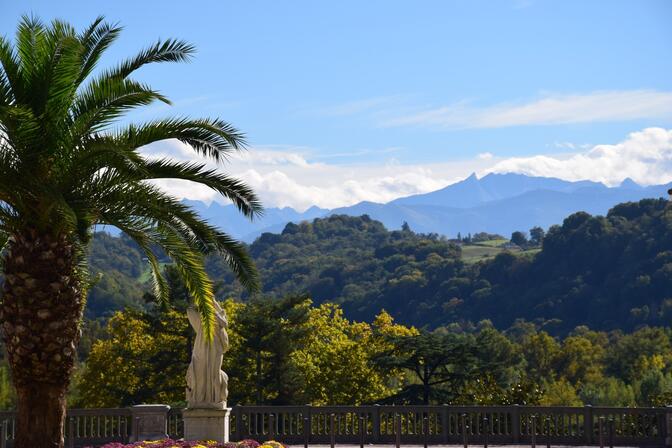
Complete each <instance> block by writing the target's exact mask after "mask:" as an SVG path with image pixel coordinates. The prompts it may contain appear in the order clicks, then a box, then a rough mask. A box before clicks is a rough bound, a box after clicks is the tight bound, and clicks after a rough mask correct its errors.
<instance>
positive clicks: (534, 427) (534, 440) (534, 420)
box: [530, 415, 537, 448]
mask: <svg viewBox="0 0 672 448" xmlns="http://www.w3.org/2000/svg"><path fill="white" fill-rule="evenodd" d="M530 418H531V419H532V421H531V422H530V426H531V429H530V430H531V431H532V433H531V435H532V448H536V447H537V416H536V415H532V416H530Z"/></svg>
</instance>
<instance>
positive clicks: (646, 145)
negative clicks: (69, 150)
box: [143, 128, 672, 210]
mask: <svg viewBox="0 0 672 448" xmlns="http://www.w3.org/2000/svg"><path fill="white" fill-rule="evenodd" d="M563 145H564V147H569V146H567V145H568V143H563ZM573 148H575V149H576V152H573V153H571V154H562V155H548V154H542V155H536V156H532V157H511V158H501V157H497V155H496V154H492V153H490V152H482V153H480V154H477V155H475V156H474V157H473V158H472V159H468V160H461V161H451V162H440V163H427V164H400V163H398V162H396V161H395V159H393V158H392V159H389V160H388V162H387V163H385V164H378V165H340V164H331V163H324V162H321V161H316V160H314V159H313V158H311V157H310V154H309V150H308V149H307V148H291V147H264V148H253V149H250V151H248V152H246V153H243V154H240V155H236V156H234V157H232V158H231V160H230V163H229V164H227V165H226V166H224V167H222V168H221V169H223V170H224V171H226V172H227V173H232V174H233V175H235V176H236V177H239V178H241V179H243V180H244V181H246V182H247V183H248V184H249V185H250V186H252V187H253V188H254V189H255V191H256V192H257V193H258V195H259V196H260V198H261V200H262V202H263V203H264V205H265V206H267V207H292V208H295V209H297V210H305V209H306V208H308V207H311V206H313V205H317V206H319V207H324V208H335V207H342V206H347V205H352V204H355V203H357V202H360V201H372V202H388V201H391V200H393V199H396V198H398V197H402V196H409V195H412V194H419V193H426V192H429V191H434V190H438V189H440V188H443V187H445V186H446V185H449V184H451V183H453V182H456V181H458V180H460V179H463V178H465V177H467V176H468V175H469V174H470V173H472V172H477V173H478V174H479V175H481V176H482V175H485V174H487V173H490V172H499V173H502V172H513V173H522V174H527V175H533V176H545V177H558V178H561V179H566V180H583V179H590V180H594V181H599V182H603V183H605V184H607V185H617V184H619V183H620V182H621V181H622V180H623V179H625V178H626V177H630V178H632V179H633V180H634V181H635V182H637V183H639V184H642V185H652V184H662V183H667V182H670V181H672V130H667V129H662V128H647V129H644V130H642V131H639V132H633V133H631V134H629V135H628V136H627V138H626V139H625V140H623V141H622V142H620V143H616V144H605V145H597V146H593V147H589V148H584V146H583V145H574V146H573ZM143 152H144V153H145V154H146V155H147V156H149V157H171V158H174V159H179V160H197V159H198V157H197V156H195V155H194V152H193V151H192V150H191V149H190V148H189V147H188V146H187V145H185V144H183V143H180V142H178V141H167V142H163V143H161V144H154V145H151V146H148V147H146V148H145V149H144V151H143ZM210 165H211V166H214V165H213V164H211V163H210ZM157 183H158V184H159V185H161V186H162V187H163V188H164V189H165V190H166V191H168V192H170V193H171V194H173V195H175V196H176V197H178V198H189V199H197V200H202V201H205V202H210V201H213V200H217V201H221V198H219V197H218V196H217V195H216V194H215V193H213V192H212V191H211V190H209V189H207V188H205V187H200V186H198V185H195V184H192V183H188V182H181V181H171V180H162V181H160V182H157Z"/></svg>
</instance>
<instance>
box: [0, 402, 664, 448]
mask: <svg viewBox="0 0 672 448" xmlns="http://www.w3.org/2000/svg"><path fill="white" fill-rule="evenodd" d="M230 425H231V439H232V440H242V439H248V438H250V439H257V440H268V439H275V440H279V441H281V442H285V443H289V444H300V445H313V444H334V445H335V444H346V443H347V444H356V445H360V444H361V445H364V444H396V445H408V444H413V445H423V444H426V445H446V444H459V445H462V444H481V445H482V444H486V443H492V444H500V445H505V444H527V445H537V444H538V445H540V446H541V445H547V444H549V443H550V444H552V445H559V444H560V445H598V446H658V447H660V446H668V447H672V440H670V437H669V436H670V435H672V408H608V407H592V406H585V407H540V406H447V405H444V406H377V405H374V406H319V407H318V406H235V407H234V408H233V409H232V411H231V422H230ZM14 431H15V426H14V413H13V412H0V448H11V447H12V442H13V439H14V433H15V432H14ZM65 433H66V447H83V446H96V445H99V444H103V443H106V442H124V443H126V442H133V441H136V440H150V439H154V440H156V439H159V438H162V437H166V435H170V436H171V437H173V438H180V437H181V436H182V435H183V424H182V413H181V411H180V410H178V409H170V407H169V406H165V405H143V406H134V407H131V408H119V409H71V410H69V411H68V414H67V419H66V427H65Z"/></svg>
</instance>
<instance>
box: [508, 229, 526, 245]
mask: <svg viewBox="0 0 672 448" xmlns="http://www.w3.org/2000/svg"><path fill="white" fill-rule="evenodd" d="M511 242H512V243H513V244H515V245H516V246H520V247H525V246H526V245H527V235H525V232H520V231H516V232H513V233H512V234H511Z"/></svg>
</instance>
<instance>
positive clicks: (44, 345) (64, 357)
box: [0, 229, 84, 448]
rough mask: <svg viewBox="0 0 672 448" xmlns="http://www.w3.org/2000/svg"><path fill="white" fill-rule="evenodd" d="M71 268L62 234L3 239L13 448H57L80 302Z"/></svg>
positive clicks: (72, 257)
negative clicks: (14, 399) (5, 244)
mask: <svg viewBox="0 0 672 448" xmlns="http://www.w3.org/2000/svg"><path fill="white" fill-rule="evenodd" d="M76 265H77V255H76V253H75V248H74V246H73V245H72V244H71V243H70V241H69V239H68V238H67V237H66V236H63V235H60V236H53V235H50V234H48V233H43V232H39V231H36V230H35V229H28V230H26V231H24V232H22V233H21V234H16V235H13V237H12V238H11V239H10V241H9V246H8V251H7V253H6V254H5V256H4V266H3V272H4V276H5V282H4V285H3V296H2V304H1V305H0V319H1V320H2V336H3V340H4V342H5V344H6V347H7V353H8V358H9V365H10V368H11V371H12V380H13V383H14V386H15V388H16V392H17V420H16V440H15V444H14V446H15V448H47V447H48V448H60V447H62V446H63V442H64V440H63V429H64V428H63V427H64V419H65V395H66V392H67V389H68V385H69V383H70V374H71V372H72V367H73V364H74V361H75V356H76V346H77V343H78V342H79V322H80V320H81V316H82V309H83V304H84V300H83V298H84V290H83V288H82V282H81V281H80V279H79V278H78V277H77V275H76Z"/></svg>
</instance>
